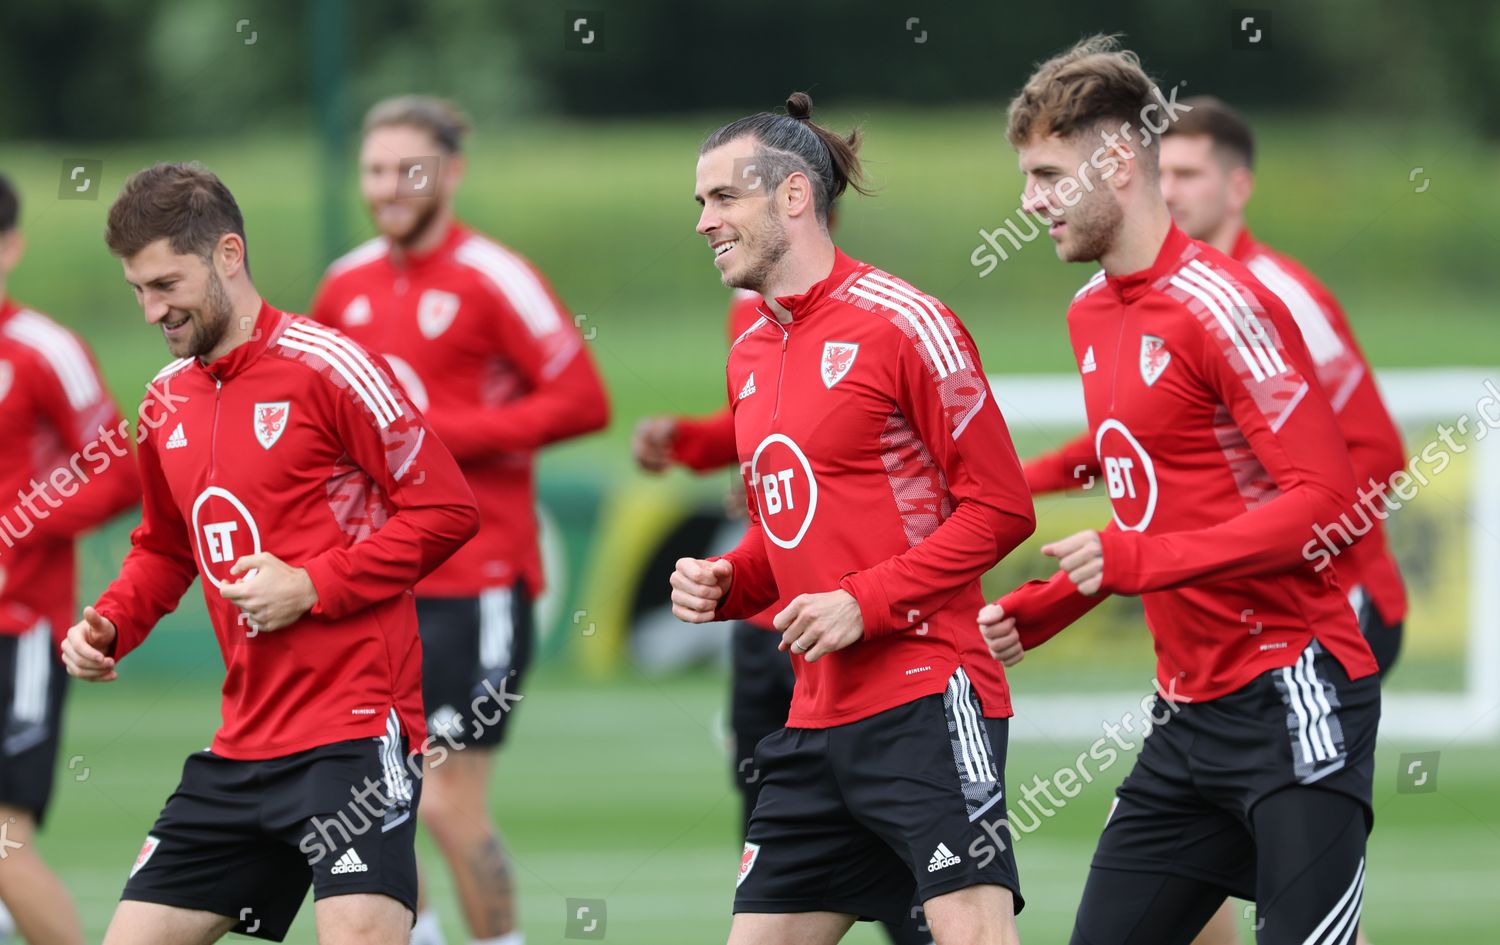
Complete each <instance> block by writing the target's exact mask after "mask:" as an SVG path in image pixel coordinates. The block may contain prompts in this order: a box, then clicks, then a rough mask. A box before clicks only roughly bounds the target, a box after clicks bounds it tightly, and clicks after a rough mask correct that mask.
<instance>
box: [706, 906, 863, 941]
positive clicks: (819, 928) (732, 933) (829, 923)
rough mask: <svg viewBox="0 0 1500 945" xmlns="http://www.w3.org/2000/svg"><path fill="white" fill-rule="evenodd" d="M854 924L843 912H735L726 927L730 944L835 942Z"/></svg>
mask: <svg viewBox="0 0 1500 945" xmlns="http://www.w3.org/2000/svg"><path fill="white" fill-rule="evenodd" d="M853 924H854V916H852V915H847V914H845V913H842V912H793V913H764V912H738V913H735V916H734V922H733V923H732V924H731V925H730V926H729V945H788V943H792V942H795V943H797V945H834V943H835V942H837V941H838V940H839V939H841V938H843V937H844V933H845V932H848V931H849V927H850V926H852V925H853Z"/></svg>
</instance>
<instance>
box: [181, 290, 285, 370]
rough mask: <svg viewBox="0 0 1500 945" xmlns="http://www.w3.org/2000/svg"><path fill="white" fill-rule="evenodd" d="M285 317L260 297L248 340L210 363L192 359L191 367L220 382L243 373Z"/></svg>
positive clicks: (279, 327) (257, 357)
mask: <svg viewBox="0 0 1500 945" xmlns="http://www.w3.org/2000/svg"><path fill="white" fill-rule="evenodd" d="M285 317H286V316H285V314H284V313H282V312H281V311H279V310H277V309H275V308H272V307H271V303H270V302H267V301H266V300H265V299H261V300H260V314H258V315H256V317H255V331H254V332H252V333H251V335H250V338H249V340H247V341H245V342H244V343H243V344H241V345H239V346H238V347H236V348H234V349H232V350H231V351H230V352H229V353H228V354H226V355H224V356H223V357H221V358H219V359H218V360H216V361H214V362H212V363H210V364H204V363H203V362H202V361H201V360H197V359H194V364H193V367H194V368H196V369H197V370H199V371H202V372H203V373H204V374H207V375H208V377H209V379H210V380H213V381H216V382H218V383H220V384H222V383H224V382H225V381H227V380H229V379H230V378H231V377H234V376H235V375H237V374H243V373H244V372H245V371H246V370H248V369H249V367H250V365H252V364H254V363H255V362H256V361H257V360H258V359H259V358H260V356H261V355H262V354H264V353H265V351H266V349H267V348H269V347H270V346H271V342H272V341H273V340H275V338H276V337H277V336H279V335H280V334H281V325H282V321H283V319H284V318H285Z"/></svg>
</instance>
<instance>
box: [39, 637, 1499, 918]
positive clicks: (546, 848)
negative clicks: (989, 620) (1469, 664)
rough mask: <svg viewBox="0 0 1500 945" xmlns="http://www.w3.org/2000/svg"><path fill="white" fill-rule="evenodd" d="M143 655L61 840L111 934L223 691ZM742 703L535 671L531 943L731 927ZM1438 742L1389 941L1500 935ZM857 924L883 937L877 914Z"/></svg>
mask: <svg viewBox="0 0 1500 945" xmlns="http://www.w3.org/2000/svg"><path fill="white" fill-rule="evenodd" d="M136 659H137V660H138V661H139V662H134V665H129V666H126V667H125V671H124V672H123V673H122V675H121V678H120V680H119V681H118V682H117V683H113V684H110V685H107V686H97V685H96V686H77V687H75V688H74V690H73V695H72V702H71V704H70V707H69V712H70V716H69V725H68V732H67V737H66V739H65V744H64V747H63V759H64V761H63V765H62V768H61V770H60V772H59V774H60V777H59V789H58V794H57V798H56V806H55V807H54V810H53V815H52V818H51V821H50V824H49V827H48V829H47V830H46V831H45V832H44V833H43V835H42V838H41V843H42V845H43V847H42V848H43V853H44V854H45V855H46V856H47V857H48V859H49V860H51V862H52V863H53V864H54V865H55V866H56V868H57V869H58V871H59V872H60V873H61V875H62V876H63V878H64V880H65V881H66V882H67V884H68V886H69V888H70V889H71V890H72V891H73V894H74V895H75V896H76V897H77V900H78V904H79V907H80V909H81V910H82V912H83V916H84V921H85V924H86V926H87V928H88V932H89V937H90V939H91V940H94V941H97V940H98V938H99V937H100V935H101V934H102V932H103V929H104V927H105V925H106V924H107V922H108V920H109V916H110V914H111V911H112V909H113V907H114V902H115V899H116V897H117V896H118V894H119V890H120V888H121V886H122V885H123V883H124V880H125V875H126V873H127V871H128V870H129V867H130V864H131V862H132V861H133V859H134V857H135V854H136V851H137V850H138V849H139V848H140V844H141V840H142V837H143V836H144V835H145V833H146V831H147V829H148V828H149V827H150V825H151V823H152V821H153V819H154V818H155V816H156V814H157V812H158V810H159V809H160V806H161V804H162V803H163V802H164V801H165V800H166V798H167V796H168V795H169V794H170V793H171V791H172V788H173V787H174V786H175V784H176V782H177V778H178V776H179V773H180V771H181V765H182V761H183V759H184V758H185V757H186V756H187V755H188V754H189V753H191V752H193V751H196V750H198V749H200V748H202V747H203V746H204V745H205V744H207V742H208V740H209V738H210V736H211V734H212V728H213V721H212V720H214V719H215V709H216V707H217V701H218V694H217V692H216V691H215V688H214V686H213V680H212V676H213V673H212V671H211V670H210V668H209V667H207V666H205V667H204V668H203V671H202V673H201V674H200V675H195V676H185V677H182V678H179V679H177V680H173V681H165V680H162V679H160V678H153V677H152V676H151V672H150V660H151V657H150V649H149V647H148V649H147V650H145V651H143V652H142V653H141V654H140V655H138V656H137V657H136ZM724 701H725V696H724V681H723V680H722V679H719V678H717V677H715V676H713V675H690V676H685V677H681V678H677V679H673V680H670V681H647V680H644V679H622V680H619V681H616V682H613V683H608V684H602V685H598V684H588V685H583V684H581V683H579V682H576V681H573V680H570V679H569V678H567V677H565V676H563V675H561V674H558V673H555V672H553V673H543V674H541V675H539V676H538V677H537V678H536V679H535V680H534V681H533V683H532V684H531V685H529V686H528V687H527V690H526V694H525V699H524V701H523V702H522V703H521V706H520V708H519V712H520V715H519V716H518V718H517V720H516V721H517V725H516V727H515V728H514V729H513V735H514V739H513V741H512V743H511V744H510V745H509V746H508V747H507V748H506V749H505V750H504V751H503V752H502V754H501V756H500V759H499V764H498V769H497V771H498V777H497V783H496V784H495V787H494V791H493V795H492V809H493V811H494V812H495V815H496V817H497V818H498V820H499V822H500V823H501V825H502V828H503V830H504V831H505V834H506V837H507V839H508V841H509V843H510V845H511V848H512V852H513V854H514V857H515V861H516V865H517V875H518V881H519V883H520V890H521V916H522V921H523V923H524V926H525V929H526V933H527V940H528V941H530V942H534V943H538V945H541V943H549V942H562V941H564V939H563V930H564V914H565V900H566V899H568V898H602V899H605V900H606V902H607V908H608V920H607V921H608V925H607V933H606V934H607V941H609V942H613V943H615V945H636V943H639V945H678V943H681V945H704V943H708V942H713V941H718V940H722V939H723V937H724V935H725V933H726V931H727V929H728V922H729V906H730V902H731V900H732V896H733V892H734V872H735V869H736V867H737V865H738V839H737V834H736V830H737V827H736V817H737V804H738V801H737V798H736V796H735V795H734V793H733V791H732V789H731V787H730V784H729V773H728V764H727V762H726V761H725V756H724V751H723V748H722V742H721V734H720V727H721V725H722V718H723V705H724ZM1086 747H1087V746H1086V745H1084V744H1077V745H1075V744H1061V743H1060V744H1057V745H1038V744H1035V743H1013V744H1012V746H1011V755H1010V760H1009V764H1008V774H1007V779H1008V781H1009V784H1010V786H1011V789H1012V791H1015V790H1019V788H1020V786H1021V785H1022V784H1024V783H1027V782H1029V781H1030V780H1031V778H1032V776H1033V775H1041V776H1043V777H1047V776H1048V775H1050V774H1051V773H1052V772H1053V771H1056V770H1057V769H1058V768H1060V767H1064V766H1068V765H1071V764H1072V763H1073V759H1074V757H1075V756H1076V754H1077V752H1078V751H1079V750H1081V749H1084V748H1086ZM1434 747H1439V746H1430V745H1424V746H1384V747H1383V748H1382V751H1381V753H1380V763H1379V769H1378V773H1377V778H1376V788H1375V806H1376V811H1377V812H1376V820H1377V823H1376V829H1375V833H1374V836H1373V839H1372V843H1371V852H1370V862H1371V873H1370V879H1369V888H1368V890H1367V894H1366V897H1365V898H1366V905H1365V925H1366V928H1367V930H1368V931H1369V933H1370V934H1371V937H1372V938H1373V940H1374V941H1375V942H1377V943H1382V942H1384V943H1400V942H1442V943H1444V945H1490V943H1492V942H1493V941H1494V928H1495V924H1494V916H1493V905H1492V903H1491V902H1490V900H1491V898H1492V897H1493V893H1494V889H1495V887H1496V883H1497V882H1500V864H1497V857H1496V854H1495V852H1494V851H1495V849H1496V845H1497V842H1500V815H1497V813H1496V808H1495V806H1494V803H1493V798H1494V797H1495V795H1496V793H1497V791H1500V758H1497V757H1496V754H1495V752H1494V751H1492V750H1489V749H1477V748H1466V747H1456V746H1448V747H1446V748H1445V749H1444V750H1443V754H1442V757H1441V762H1440V766H1439V769H1438V778H1439V780H1438V786H1439V789H1438V791H1436V792H1435V793H1428V794H1398V793H1397V792H1396V790H1395V782H1396V776H1395V769H1396V754H1397V752H1398V751H1399V750H1401V749H1402V748H1405V749H1407V750H1426V749H1430V748H1434ZM74 756H79V761H77V762H75V763H74V764H73V767H72V770H69V767H68V759H71V758H73V757H74ZM1127 764H1128V760H1127V759H1122V760H1121V761H1120V762H1119V763H1118V764H1116V765H1115V766H1114V767H1113V768H1112V769H1109V770H1107V771H1104V772H1102V773H1101V774H1100V776H1099V777H1098V778H1097V779H1096V780H1095V782H1094V783H1093V784H1092V785H1090V786H1088V787H1086V788H1085V789H1084V791H1083V793H1082V794H1080V795H1079V796H1078V797H1077V798H1076V799H1074V800H1072V801H1071V802H1070V803H1069V804H1068V806H1067V807H1065V808H1063V809H1062V810H1061V811H1059V812H1058V814H1057V816H1056V817H1054V818H1052V819H1051V820H1048V821H1046V822H1045V823H1044V824H1043V826H1041V827H1040V828H1039V829H1038V830H1037V831H1036V832H1034V833H1032V834H1030V835H1028V836H1025V837H1023V838H1022V839H1021V840H1020V842H1019V843H1018V845H1017V855H1018V859H1019V862H1020V867H1021V877H1022V883H1023V888H1024V890H1025V892H1026V895H1027V899H1028V902H1029V905H1028V907H1027V909H1026V911H1025V913H1024V914H1023V915H1022V916H1021V918H1020V926H1021V932H1022V935H1023V938H1024V940H1025V941H1027V942H1031V943H1050V942H1059V941H1063V940H1065V938H1066V934H1067V931H1068V929H1069V927H1070V923H1071V919H1072V914H1073V910H1074V909H1075V908H1076V906H1077V903H1078V896H1079V893H1080V891H1081V889H1082V884H1083V880H1084V876H1085V873H1086V871H1087V867H1088V861H1089V856H1090V854H1091V852H1092V849H1093V843H1094V840H1095V838H1096V837H1097V835H1098V831H1099V828H1100V825H1101V823H1102V821H1103V818H1104V814H1105V811H1106V810H1107V809H1108V805H1109V798H1110V796H1111V792H1112V790H1113V788H1114V786H1115V785H1116V784H1117V783H1118V782H1119V780H1120V778H1122V777H1123V776H1124V775H1125V773H1126V770H1127ZM85 771H86V772H87V777H86V778H85V779H83V780H75V779H76V778H78V777H79V776H80V775H82V774H84V773H85ZM421 855H422V858H423V862H424V863H425V864H426V865H427V866H429V867H430V869H429V871H428V873H427V876H428V878H429V880H430V882H431V887H430V888H431V890H432V892H431V895H432V898H433V901H434V903H435V905H436V907H437V908H438V909H439V912H440V914H441V915H442V917H443V921H444V925H445V928H446V931H447V933H448V937H449V941H450V942H463V941H465V938H464V937H463V932H462V930H461V924H460V919H459V915H458V911H457V907H456V901H455V899H454V897H453V892H452V888H451V883H450V882H449V880H448V878H447V876H446V875H445V874H444V872H443V870H442V869H440V868H438V863H439V860H438V858H437V856H436V854H435V852H434V851H433V848H432V847H431V845H430V844H428V843H427V842H426V841H425V839H424V841H423V843H422V846H421ZM311 918H312V906H311V900H310V899H309V901H308V902H307V903H305V904H304V907H303V910H302V913H301V915H300V917H299V919H298V922H297V925H296V926H295V927H294V929H293V931H292V933H291V935H290V937H289V939H288V941H291V942H296V943H310V942H312V941H313V930H312V929H313V927H312V921H311ZM849 940H850V941H852V942H861V943H873V942H877V941H881V940H882V939H881V938H880V937H879V936H878V935H877V934H876V932H875V930H874V929H870V928H865V927H861V928H860V929H858V930H857V931H856V934H855V935H853V936H851V937H850V939H849Z"/></svg>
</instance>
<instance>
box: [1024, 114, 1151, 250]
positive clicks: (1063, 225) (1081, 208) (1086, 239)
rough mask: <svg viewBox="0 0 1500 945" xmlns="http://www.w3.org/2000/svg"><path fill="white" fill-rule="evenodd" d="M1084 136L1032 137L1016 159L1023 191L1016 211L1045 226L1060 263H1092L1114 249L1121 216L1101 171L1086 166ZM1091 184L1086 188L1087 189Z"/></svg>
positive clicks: (1087, 153)
mask: <svg viewBox="0 0 1500 945" xmlns="http://www.w3.org/2000/svg"><path fill="white" fill-rule="evenodd" d="M1086 144H1092V145H1094V146H1097V141H1096V140H1095V141H1091V140H1090V138H1089V136H1087V135H1080V136H1078V138H1077V139H1076V140H1072V141H1069V140H1065V139H1063V138H1060V137H1058V136H1056V135H1051V136H1049V137H1046V138H1040V137H1034V138H1032V139H1031V141H1029V142H1028V143H1027V144H1025V145H1023V146H1022V147H1021V148H1020V150H1019V152H1018V154H1019V157H1020V165H1021V173H1023V174H1025V175H1026V186H1025V189H1024V190H1023V191H1022V192H1021V207H1022V209H1024V210H1025V211H1026V212H1028V213H1035V214H1037V215H1039V216H1041V217H1042V219H1043V220H1045V221H1046V222H1047V223H1048V229H1047V235H1048V236H1050V237H1052V241H1053V242H1054V243H1055V244H1056V245H1057V258H1058V259H1061V260H1063V261H1064V262H1091V261H1093V260H1096V259H1098V258H1099V257H1101V256H1103V255H1104V254H1105V253H1106V252H1108V251H1109V248H1110V247H1111V246H1112V245H1114V242H1115V239H1116V237H1117V236H1118V235H1119V232H1120V226H1121V224H1122V223H1123V222H1124V220H1125V212H1124V211H1123V210H1122V209H1120V203H1119V201H1118V200H1117V199H1116V198H1115V195H1114V189H1113V188H1112V187H1110V186H1109V182H1108V181H1107V180H1106V179H1104V177H1103V171H1101V170H1100V169H1098V168H1096V167H1093V166H1091V165H1090V161H1089V155H1090V150H1089V149H1088V148H1087V147H1085V145H1086ZM1088 185H1091V186H1088Z"/></svg>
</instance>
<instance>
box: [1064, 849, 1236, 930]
mask: <svg viewBox="0 0 1500 945" xmlns="http://www.w3.org/2000/svg"><path fill="white" fill-rule="evenodd" d="M1226 895H1227V893H1226V891H1225V890H1224V889H1223V888H1222V887H1220V886H1217V885H1215V884H1214V883H1211V882H1207V881H1205V880H1201V879H1192V878H1189V877H1186V876H1179V875H1174V874H1172V873H1164V872H1151V871H1146V870H1119V869H1111V868H1108V867H1102V866H1099V865H1098V863H1097V862H1096V863H1095V864H1094V865H1093V866H1091V867H1090V868H1089V876H1088V880H1087V882H1085V883H1084V887H1083V901H1082V902H1081V903H1079V906H1078V915H1077V917H1076V918H1075V919H1074V922H1073V935H1072V937H1071V938H1070V939H1069V941H1070V943H1071V945H1188V943H1190V942H1191V941H1192V940H1193V938H1194V936H1196V935H1197V934H1198V932H1199V931H1200V930H1201V929H1202V928H1203V927H1204V926H1205V925H1206V924H1207V923H1208V920H1209V919H1210V918H1211V917H1212V916H1213V914H1214V912H1215V911H1216V910H1218V908H1219V906H1220V904H1222V903H1223V902H1224V897H1225V896H1226Z"/></svg>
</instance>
